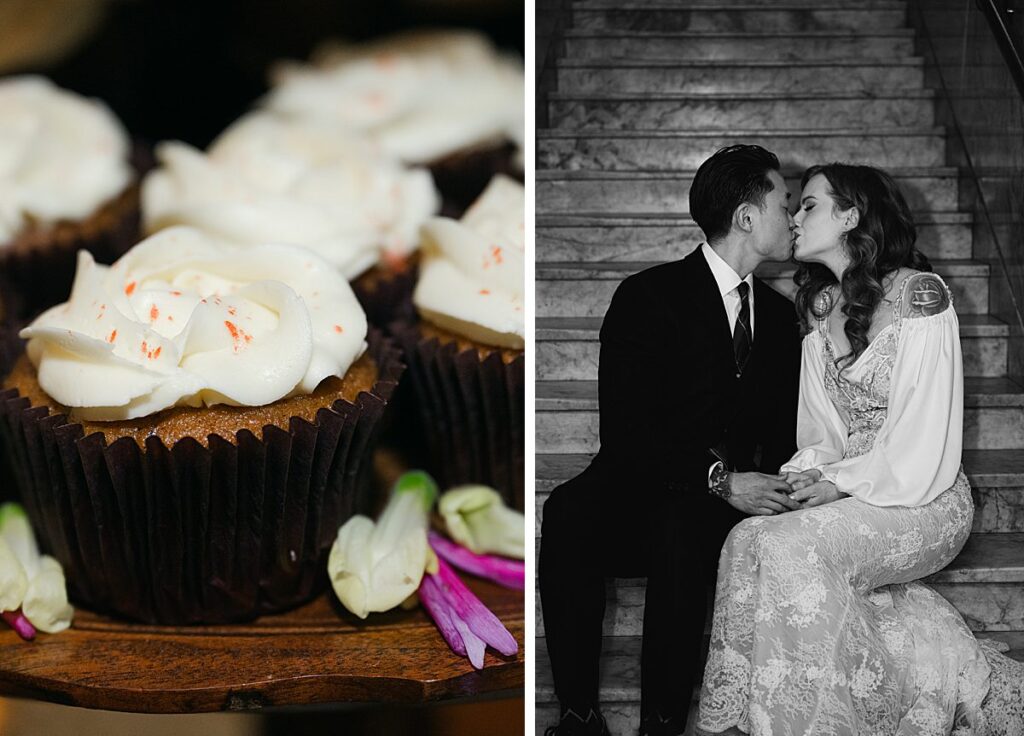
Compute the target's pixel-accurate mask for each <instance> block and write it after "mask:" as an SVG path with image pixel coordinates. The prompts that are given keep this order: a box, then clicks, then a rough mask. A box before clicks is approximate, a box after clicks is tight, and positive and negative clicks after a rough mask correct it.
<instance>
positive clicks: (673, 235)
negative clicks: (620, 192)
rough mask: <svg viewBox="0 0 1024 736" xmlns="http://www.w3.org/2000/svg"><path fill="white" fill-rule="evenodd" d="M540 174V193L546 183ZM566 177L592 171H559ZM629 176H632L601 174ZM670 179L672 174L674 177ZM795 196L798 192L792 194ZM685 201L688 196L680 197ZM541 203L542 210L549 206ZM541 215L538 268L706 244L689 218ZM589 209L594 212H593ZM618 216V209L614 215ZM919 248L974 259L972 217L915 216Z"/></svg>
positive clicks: (673, 254) (660, 257) (647, 257)
mask: <svg viewBox="0 0 1024 736" xmlns="http://www.w3.org/2000/svg"><path fill="white" fill-rule="evenodd" d="M548 173H550V172H547V171H538V172H537V188H538V190H539V189H540V188H541V187H542V186H543V184H544V183H545V182H544V180H543V178H542V177H543V176H544V175H545V174H548ZM557 173H558V174H559V175H562V176H571V175H573V174H584V173H587V174H589V173H592V172H561V171H560V172H557ZM600 173H601V174H602V175H606V176H609V177H610V176H614V175H622V176H628V175H629V173H628V172H600ZM669 175H670V174H669ZM793 191H795V189H794V190H793ZM677 196H678V197H679V198H681V199H686V193H685V192H683V191H681V190H680V191H679V192H677ZM548 204H549V203H547V202H542V201H541V199H540V197H539V196H538V198H537V208H538V209H540V208H542V207H546V206H548ZM583 205H584V203H583V202H580V207H578V208H577V210H576V213H575V214H572V215H568V214H557V215H551V214H547V215H545V214H542V213H540V212H538V214H537V219H536V225H537V228H536V230H537V235H536V244H537V247H536V251H535V257H536V259H537V262H538V264H540V263H544V262H558V261H579V262H615V261H669V260H674V259H677V258H682V257H683V256H684V255H686V254H687V253H689V252H690V251H692V250H693V249H694V248H696V247H697V246H698V245H699V244H700V243H701V242H703V240H704V234H703V233H702V232H701V231H700V229H699V228H698V227H697V226H696V225H695V224H694V222H693V220H691V219H690V216H689V215H688V214H686V215H682V214H670V213H653V214H649V213H629V214H626V213H615V214H608V212H607V211H606V212H605V213H603V214H594V215H585V214H580V210H581V209H582V207H583ZM588 209H589V208H588ZM612 212H614V210H612ZM914 221H915V223H916V225H917V243H918V247H919V248H920V249H921V250H922V251H923V252H924V253H925V254H926V255H928V257H929V258H933V259H943V258H953V259H966V258H970V257H971V255H972V252H971V251H972V243H973V238H972V233H971V226H972V222H973V217H972V216H971V215H970V214H968V213H960V212H915V213H914Z"/></svg>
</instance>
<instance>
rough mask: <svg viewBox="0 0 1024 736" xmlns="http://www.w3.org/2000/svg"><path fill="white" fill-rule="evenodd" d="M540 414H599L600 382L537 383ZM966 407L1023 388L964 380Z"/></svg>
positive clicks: (1022, 400) (1023, 401)
mask: <svg viewBox="0 0 1024 736" xmlns="http://www.w3.org/2000/svg"><path fill="white" fill-rule="evenodd" d="M536 397H537V411H538V412H540V411H597V381H537V382H536ZM964 405H965V406H968V407H972V408H976V407H996V406H1024V386H1021V385H1020V384H1018V383H1016V382H1015V381H1013V380H1012V379H1009V378H982V377H973V376H972V377H968V378H964Z"/></svg>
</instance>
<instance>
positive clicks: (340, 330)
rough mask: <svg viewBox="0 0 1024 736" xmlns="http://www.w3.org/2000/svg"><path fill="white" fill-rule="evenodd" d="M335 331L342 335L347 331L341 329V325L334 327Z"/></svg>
mask: <svg viewBox="0 0 1024 736" xmlns="http://www.w3.org/2000/svg"><path fill="white" fill-rule="evenodd" d="M334 331H335V332H337V333H338V334H339V335H340V334H341V333H342V332H344V331H345V330H343V329H341V325H334Z"/></svg>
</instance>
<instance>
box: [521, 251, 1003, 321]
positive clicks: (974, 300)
mask: <svg viewBox="0 0 1024 736" xmlns="http://www.w3.org/2000/svg"><path fill="white" fill-rule="evenodd" d="M652 265H655V264H653V263H618V262H602V263H538V264H537V267H536V279H537V281H536V285H535V289H536V309H537V316H538V317H597V316H602V315H604V313H605V311H606V310H607V309H608V304H609V303H610V302H611V299H612V294H613V293H614V292H615V289H616V288H617V287H618V285H619V282H620V281H622V279H624V278H626V277H627V276H630V275H632V274H634V273H637V272H638V271H642V270H644V269H645V268H648V267H650V266H652ZM932 266H933V267H934V269H935V272H936V273H937V274H939V275H940V276H942V277H943V278H944V279H945V280H946V282H947V283H948V285H949V287H950V289H951V290H952V292H953V298H954V300H955V304H956V309H957V313H958V314H987V313H988V275H989V266H988V265H987V264H984V263H980V262H977V261H953V260H949V261H938V260H937V261H935V262H934V263H932ZM794 273H796V266H795V265H794V264H792V263H766V264H763V265H762V267H761V268H759V269H758V270H757V274H758V276H760V277H761V278H762V279H764V280H765V281H766V282H767V283H768V284H769V285H770V286H772V287H773V288H775V289H776V290H778V291H779V292H781V293H783V294H785V295H787V296H789V297H790V298H792V296H793V295H794V294H795V293H796V284H795V283H794V282H793V274H794Z"/></svg>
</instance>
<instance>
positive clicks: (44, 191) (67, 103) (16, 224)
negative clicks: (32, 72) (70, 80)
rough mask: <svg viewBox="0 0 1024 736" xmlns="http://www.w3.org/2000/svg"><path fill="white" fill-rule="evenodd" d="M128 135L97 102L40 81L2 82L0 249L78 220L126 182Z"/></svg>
mask: <svg viewBox="0 0 1024 736" xmlns="http://www.w3.org/2000/svg"><path fill="white" fill-rule="evenodd" d="M128 155H129V143H128V134H127V133H126V132H125V130H124V128H123V127H122V126H121V123H120V122H118V120H117V118H116V117H114V114H113V113H112V112H111V111H110V110H109V109H108V108H107V107H106V106H105V105H104V104H103V103H102V102H100V101H98V100H90V99H86V98H85V97H81V96H80V95H77V94H75V93H74V92H68V91H66V90H62V89H59V88H58V87H56V86H55V85H54V84H53V83H52V82H50V81H49V80H48V79H45V78H43V77H34V76H23V77H11V78H8V79H3V80H0V245H5V244H9V243H10V242H12V241H13V240H14V238H15V237H16V236H17V235H18V234H19V233H20V232H21V231H22V230H24V229H25V228H26V226H28V225H29V224H31V223H41V224H43V225H52V224H55V223H57V222H58V221H61V220H83V219H85V218H86V217H88V216H89V215H91V214H92V213H93V212H95V211H96V210H97V209H99V208H100V206H101V205H103V204H104V203H105V202H107V201H109V200H111V199H113V198H114V197H116V196H117V195H118V194H120V193H121V192H122V191H123V190H124V189H125V187H127V186H128V183H129V182H130V181H131V178H132V170H131V166H130V165H129V163H128Z"/></svg>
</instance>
